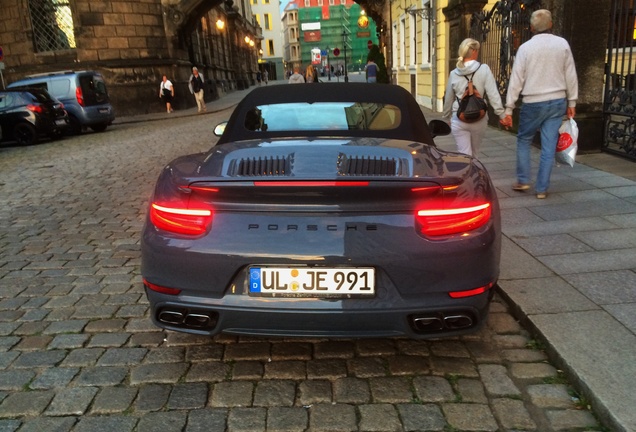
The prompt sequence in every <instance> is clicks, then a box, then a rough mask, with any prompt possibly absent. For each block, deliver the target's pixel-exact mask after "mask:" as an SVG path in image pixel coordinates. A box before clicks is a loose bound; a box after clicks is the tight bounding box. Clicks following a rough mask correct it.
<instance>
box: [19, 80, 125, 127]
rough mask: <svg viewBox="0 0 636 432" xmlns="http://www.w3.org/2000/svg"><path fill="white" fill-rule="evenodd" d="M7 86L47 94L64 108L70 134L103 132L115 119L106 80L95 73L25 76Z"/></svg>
mask: <svg viewBox="0 0 636 432" xmlns="http://www.w3.org/2000/svg"><path fill="white" fill-rule="evenodd" d="M8 87H9V88H25V87H29V88H32V87H37V88H42V89H44V90H46V91H48V92H49V93H50V94H51V96H53V97H54V98H56V99H58V100H59V101H61V102H62V103H63V104H64V106H65V107H66V110H67V112H68V115H69V119H70V121H71V128H70V132H72V133H73V134H79V133H81V132H82V131H83V130H85V129H87V128H91V129H92V130H94V131H95V132H103V131H105V130H106V128H107V127H108V125H110V124H112V123H113V121H114V120H115V110H114V109H113V106H112V105H111V103H110V97H109V96H108V89H107V88H106V80H105V79H104V77H103V76H102V74H100V73H99V72H96V71H90V70H84V71H72V70H68V71H59V72H48V73H41V74H35V75H29V76H27V77H25V78H23V79H21V80H19V81H15V82H13V83H11V84H9V86H8Z"/></svg>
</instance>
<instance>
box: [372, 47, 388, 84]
mask: <svg viewBox="0 0 636 432" xmlns="http://www.w3.org/2000/svg"><path fill="white" fill-rule="evenodd" d="M369 60H373V61H374V62H375V64H377V65H378V83H383V84H388V83H389V74H388V72H387V70H386V59H385V58H384V54H382V51H380V47H379V46H377V45H376V44H373V45H371V49H370V50H369V54H368V55H367V61H369Z"/></svg>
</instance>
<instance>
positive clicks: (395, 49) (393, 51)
mask: <svg viewBox="0 0 636 432" xmlns="http://www.w3.org/2000/svg"><path fill="white" fill-rule="evenodd" d="M391 41H392V42H393V46H392V47H391V56H392V59H393V61H392V62H391V63H392V64H393V66H397V65H398V44H397V43H398V27H397V24H393V34H392V35H391Z"/></svg>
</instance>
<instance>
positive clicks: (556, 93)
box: [501, 9, 578, 199]
mask: <svg viewBox="0 0 636 432" xmlns="http://www.w3.org/2000/svg"><path fill="white" fill-rule="evenodd" d="M530 30H531V31H532V33H533V36H532V38H531V39H530V40H529V41H527V42H525V43H523V44H522V45H521V46H520V47H519V50H518V51H517V55H516V57H515V62H514V65H513V67H512V72H511V76H510V83H509V85H508V96H507V98H506V117H505V118H504V119H503V120H501V124H502V125H503V126H504V127H506V128H508V127H510V126H512V111H513V109H514V108H515V102H516V101H517V99H518V98H519V95H522V96H523V103H522V105H521V109H520V112H519V130H518V132H517V182H516V183H515V184H513V185H512V189H513V190H515V191H526V190H528V189H530V170H531V164H530V146H531V144H532V139H533V138H534V135H535V132H536V131H537V129H540V130H541V156H540V160H539V169H538V172H537V181H536V184H535V191H536V196H537V198H539V199H544V198H547V196H548V188H549V186H550V175H551V173H552V166H553V164H554V155H555V153H556V145H557V141H558V140H559V127H560V126H561V122H562V119H563V116H564V115H567V117H568V118H574V116H575V115H576V101H577V99H578V78H577V74H576V67H575V64H574V58H573V56H572V51H571V49H570V45H569V44H568V42H567V41H566V40H565V39H563V38H562V37H559V36H555V35H553V34H552V14H551V13H550V11H549V10H547V9H540V10H537V11H535V12H533V13H532V15H531V17H530Z"/></svg>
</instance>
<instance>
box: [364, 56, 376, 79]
mask: <svg viewBox="0 0 636 432" xmlns="http://www.w3.org/2000/svg"><path fill="white" fill-rule="evenodd" d="M364 71H365V74H366V76H367V82H368V83H376V82H378V65H377V64H375V62H374V61H373V59H369V60H368V61H367V64H366V66H365V67H364Z"/></svg>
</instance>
